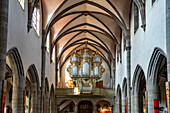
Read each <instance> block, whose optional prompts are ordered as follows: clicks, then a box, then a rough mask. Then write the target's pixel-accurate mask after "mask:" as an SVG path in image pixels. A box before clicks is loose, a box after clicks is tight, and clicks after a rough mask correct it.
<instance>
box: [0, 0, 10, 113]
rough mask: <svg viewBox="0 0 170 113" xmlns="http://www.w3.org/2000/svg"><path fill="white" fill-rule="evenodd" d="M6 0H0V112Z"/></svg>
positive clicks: (3, 70) (3, 71) (4, 50)
mask: <svg viewBox="0 0 170 113" xmlns="http://www.w3.org/2000/svg"><path fill="white" fill-rule="evenodd" d="M8 5H9V3H8V0H0V111H1V104H2V103H1V100H2V98H1V97H2V93H3V89H2V87H3V80H4V78H5V71H6V70H5V66H6V49H7V33H8Z"/></svg>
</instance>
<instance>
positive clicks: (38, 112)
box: [37, 89, 41, 113]
mask: <svg viewBox="0 0 170 113" xmlns="http://www.w3.org/2000/svg"><path fill="white" fill-rule="evenodd" d="M37 95H38V96H37V98H38V100H37V113H40V110H41V108H40V102H41V91H40V90H39V89H38V91H37Z"/></svg>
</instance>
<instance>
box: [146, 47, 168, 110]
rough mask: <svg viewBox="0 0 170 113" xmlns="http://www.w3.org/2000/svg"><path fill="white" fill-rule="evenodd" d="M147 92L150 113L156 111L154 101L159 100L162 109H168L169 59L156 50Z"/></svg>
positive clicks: (152, 59)
mask: <svg viewBox="0 0 170 113" xmlns="http://www.w3.org/2000/svg"><path fill="white" fill-rule="evenodd" d="M147 74H148V75H147V76H148V78H147V90H148V97H150V99H149V100H148V112H151V111H153V110H154V103H153V100H154V99H158V100H159V104H160V107H164V108H167V103H166V88H165V83H166V82H167V58H166V54H165V52H164V51H163V50H162V49H160V48H155V49H154V51H153V54H152V57H151V60H150V63H149V67H148V73H147Z"/></svg>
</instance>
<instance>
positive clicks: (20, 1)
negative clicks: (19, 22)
mask: <svg viewBox="0 0 170 113" xmlns="http://www.w3.org/2000/svg"><path fill="white" fill-rule="evenodd" d="M18 2H19V3H20V5H21V7H22V9H24V3H25V0H18Z"/></svg>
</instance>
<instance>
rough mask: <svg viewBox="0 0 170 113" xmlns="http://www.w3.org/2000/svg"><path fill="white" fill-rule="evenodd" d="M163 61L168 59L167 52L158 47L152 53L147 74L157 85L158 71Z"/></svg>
mask: <svg viewBox="0 0 170 113" xmlns="http://www.w3.org/2000/svg"><path fill="white" fill-rule="evenodd" d="M163 59H166V54H165V52H164V51H163V50H162V49H161V48H158V47H156V48H155V49H154V51H153V53H152V56H151V59H150V62H149V67H148V72H147V78H149V77H151V80H152V83H157V80H158V70H159V68H160V64H161V63H162V60H163Z"/></svg>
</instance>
